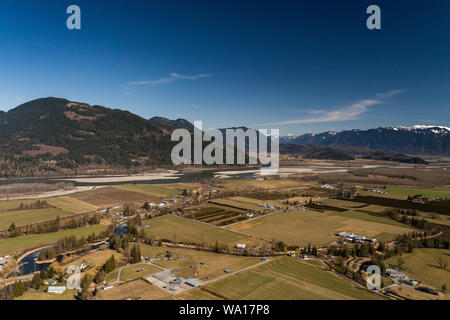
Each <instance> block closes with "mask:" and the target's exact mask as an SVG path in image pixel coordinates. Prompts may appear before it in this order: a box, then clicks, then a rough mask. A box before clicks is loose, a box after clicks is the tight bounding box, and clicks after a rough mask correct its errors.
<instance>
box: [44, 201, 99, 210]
mask: <svg viewBox="0 0 450 320" xmlns="http://www.w3.org/2000/svg"><path fill="white" fill-rule="evenodd" d="M45 200H46V201H47V202H48V203H49V204H50V205H52V206H55V207H57V208H60V209H62V210H64V211H67V212H73V213H84V212H90V211H94V210H96V209H97V207H96V206H94V205H92V204H89V203H86V202H83V201H80V200H78V199H75V198H72V197H57V198H48V199H45Z"/></svg>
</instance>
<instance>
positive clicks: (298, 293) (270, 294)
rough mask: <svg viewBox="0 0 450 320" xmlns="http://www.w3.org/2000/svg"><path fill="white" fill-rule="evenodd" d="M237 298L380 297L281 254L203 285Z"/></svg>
mask: <svg viewBox="0 0 450 320" xmlns="http://www.w3.org/2000/svg"><path fill="white" fill-rule="evenodd" d="M206 288H207V289H209V290H211V291H213V292H214V293H217V294H219V295H220V296H224V297H226V298H227V299H236V300H243V299H245V300H300V299H311V300H323V299H327V300H328V299H336V300H348V299H365V300H369V299H380V296H378V295H376V294H374V293H370V292H368V291H366V290H364V289H359V288H356V287H355V286H354V285H353V284H352V283H351V282H350V281H348V280H346V279H343V278H341V277H339V276H337V275H336V274H334V273H333V272H331V271H327V270H325V269H323V268H322V267H320V266H318V265H317V266H314V265H311V264H306V263H303V262H301V261H299V260H297V259H293V258H288V257H283V258H279V259H276V260H274V261H271V262H269V263H267V264H264V265H261V266H258V267H255V268H253V269H250V270H247V271H243V272H241V273H238V274H236V275H232V276H230V277H227V278H225V279H222V280H218V281H216V282H213V283H211V284H209V285H207V286H206Z"/></svg>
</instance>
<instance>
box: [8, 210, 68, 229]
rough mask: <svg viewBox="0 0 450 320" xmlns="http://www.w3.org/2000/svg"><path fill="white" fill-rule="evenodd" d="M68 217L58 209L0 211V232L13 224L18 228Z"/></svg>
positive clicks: (66, 213)
mask: <svg viewBox="0 0 450 320" xmlns="http://www.w3.org/2000/svg"><path fill="white" fill-rule="evenodd" d="M70 215H72V214H71V213H69V212H66V211H63V210H61V209H59V208H43V209H27V210H11V211H0V230H7V229H8V228H9V226H10V225H11V224H12V223H13V222H14V223H15V225H16V227H20V226H26V225H30V224H34V223H39V222H44V221H48V220H53V219H56V217H58V216H59V217H60V218H63V217H67V216H70Z"/></svg>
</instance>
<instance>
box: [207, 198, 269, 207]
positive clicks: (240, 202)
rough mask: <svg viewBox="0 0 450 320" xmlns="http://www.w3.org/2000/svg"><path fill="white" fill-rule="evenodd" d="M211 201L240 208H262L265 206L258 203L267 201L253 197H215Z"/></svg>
mask: <svg viewBox="0 0 450 320" xmlns="http://www.w3.org/2000/svg"><path fill="white" fill-rule="evenodd" d="M210 202H211V203H216V204H219V205H220V204H223V205H226V206H232V207H236V208H240V209H242V210H262V209H263V208H262V207H260V206H258V203H264V202H267V201H262V200H256V199H252V198H245V197H230V198H224V199H214V200H211V201H210Z"/></svg>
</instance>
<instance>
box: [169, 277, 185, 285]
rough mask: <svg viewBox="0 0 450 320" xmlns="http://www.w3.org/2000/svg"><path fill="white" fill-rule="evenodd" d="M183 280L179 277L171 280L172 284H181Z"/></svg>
mask: <svg viewBox="0 0 450 320" xmlns="http://www.w3.org/2000/svg"><path fill="white" fill-rule="evenodd" d="M182 281H183V279H182V278H180V277H178V278H175V279H173V280H172V281H170V284H181V282H182Z"/></svg>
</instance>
